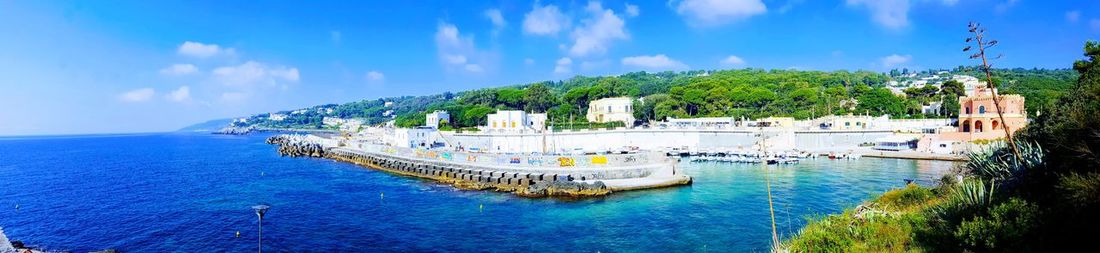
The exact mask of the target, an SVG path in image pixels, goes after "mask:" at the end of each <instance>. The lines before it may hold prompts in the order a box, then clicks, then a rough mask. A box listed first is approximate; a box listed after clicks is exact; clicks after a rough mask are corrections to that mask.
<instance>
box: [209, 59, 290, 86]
mask: <svg viewBox="0 0 1100 253" xmlns="http://www.w3.org/2000/svg"><path fill="white" fill-rule="evenodd" d="M213 76H214V78H215V79H217V80H218V81H220V82H221V83H223V84H226V85H231V86H250V85H256V84H268V85H275V84H277V83H281V82H284V81H285V82H297V81H298V79H299V77H300V76H299V73H298V68H287V67H284V66H277V67H270V66H267V65H266V64H263V63H259V62H255V61H248V62H245V63H244V64H241V65H237V66H225V67H220V68H216V69H214V71H213Z"/></svg>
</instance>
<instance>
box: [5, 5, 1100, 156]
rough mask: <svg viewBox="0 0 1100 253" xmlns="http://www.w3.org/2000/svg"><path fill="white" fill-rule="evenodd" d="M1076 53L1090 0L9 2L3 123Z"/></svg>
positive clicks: (54, 129)
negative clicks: (695, 74)
mask: <svg viewBox="0 0 1100 253" xmlns="http://www.w3.org/2000/svg"><path fill="white" fill-rule="evenodd" d="M970 20H978V21H981V22H983V24H984V25H985V26H986V27H988V29H989V35H990V36H991V37H993V38H996V39H998V40H1000V42H1001V45H999V46H998V47H997V48H996V50H997V52H1000V53H1003V54H1004V55H1005V56H1004V58H1002V59H1001V60H999V61H997V62H996V64H997V65H998V66H1001V67H1028V68H1030V67H1040V68H1067V67H1069V66H1070V65H1071V62H1072V61H1073V60H1075V59H1079V58H1080V55H1081V48H1082V45H1083V43H1084V41H1085V40H1088V39H1096V38H1098V37H1100V2H1097V1H1088V0H1078V1H1074V0H1070V1H1038V0H837V1H827V0H818V1H810V0H763V1H761V0H725V1H721V0H676V1H477V2H475V1H392V2H382V1H354V2H351V1H332V2H328V1H308V2H307V1H270V2H261V1H10V0H0V35H2V37H0V106H2V108H4V109H3V110H0V135H34V134H80V133H120V132H154V131H170V130H174V129H178V128H180V127H183V126H186V125H189V124H193V123H197V122H201V121H205V120H209V119H215V118H227V117H236V116H244V115H249V114H255V113H262V112H271V111H277V110H284V109H293V108H299V107H305V106H310V105H316V104H323V103H341V102H348V101H355V100H359V99H364V98H378V97H388V96H398V95H424V94H433V93H440V92H443V91H460V90H467V89H471V88H479V87H492V86H502V85H510V84H517V83H528V82H533V81H541V80H558V79H566V78H569V77H572V76H574V75H609V74H619V73H624V72H629V71H636V70H652V71H659V70H688V69H728V68H745V67H753V68H767V69H773V68H780V69H788V68H797V69H812V70H835V69H848V70H857V69H866V70H874V71H885V70H888V69H891V68H902V67H908V68H912V69H926V68H939V67H953V66H957V65H962V64H972V63H973V62H971V61H969V60H967V58H966V54H964V53H962V52H961V50H960V49H961V48H962V47H963V46H965V45H964V43H963V39H964V38H965V37H966V36H967V34H966V23H967V22H968V21H970Z"/></svg>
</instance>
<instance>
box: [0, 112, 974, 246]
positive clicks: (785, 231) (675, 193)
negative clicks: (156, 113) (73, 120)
mask: <svg viewBox="0 0 1100 253" xmlns="http://www.w3.org/2000/svg"><path fill="white" fill-rule="evenodd" d="M266 137H267V136H266V135H249V136H224V135H210V134H191V133H188V134H144V135H100V136H64V137H30V138H0V227H3V229H4V232H5V233H6V234H7V236H8V238H10V239H12V240H20V241H24V242H26V243H27V245H34V246H38V247H41V248H45V249H50V250H64V251H74V252H87V251H92V250H100V249H108V248H110V249H117V250H120V251H122V252H209V251H216V252H250V251H255V250H256V247H257V245H256V239H257V219H256V215H255V213H254V212H253V211H252V210H251V209H250V206H252V205H255V204H257V203H266V204H269V205H271V206H272V208H271V210H270V211H269V212H268V213H267V215H266V217H265V219H264V221H263V238H264V249H265V250H266V251H270V252H330V251H338V252H347V251H355V252H379V251H387V252H389V251H395V252H425V251H427V252H440V251H442V252H517V251H532V252H643V251H644V252H705V251H709V252H745V251H757V252H764V251H767V250H768V245H769V243H770V238H771V234H770V233H771V227H770V223H769V222H770V217H769V214H768V201H767V195H766V194H767V192H766V188H765V183H764V182H765V175H771V178H772V183H771V186H772V193H773V195H774V199H775V208H776V221H777V223H778V224H777V226H778V230H779V233H780V234H781V236H783V237H787V236H789V235H790V234H792V233H796V232H797V231H798V229H799V228H800V227H801V226H803V225H804V224H805V223H806V219H807V218H809V217H813V216H815V215H823V214H829V213H836V212H839V211H841V210H842V209H843V208H846V207H851V206H854V205H855V204H858V203H859V202H861V201H863V200H865V199H867V198H869V197H871V196H873V195H874V194H880V193H882V192H883V191H885V190H888V189H891V188H896V187H901V186H903V185H904V180H905V179H916V180H918V182H920V183H922V184H931V183H932V182H933V181H934V179H937V178H939V176H940V175H942V174H943V173H945V172H947V171H948V170H949V169H950V167H951V166H953V165H954V164H952V163H949V162H934V161H913V160H896V159H875V158H864V159H861V160H857V161H830V160H827V159H820V160H808V161H803V163H801V164H799V165H794V166H784V167H779V168H775V167H773V169H770V170H767V171H768V172H767V173H765V170H764V169H762V168H761V167H760V165H736V164H703V163H690V162H686V161H685V162H682V163H681V164H680V166H681V168H683V172H684V173H685V174H688V175H691V176H693V177H694V178H695V183H694V184H693V185H691V186H685V187H677V188H667V189H657V190H646V191H633V192H622V193H615V194H613V195H611V196H608V197H604V198H599V199H586V200H561V199H527V198H521V197H516V196H514V195H512V194H508V193H497V192H483V191H464V190H456V189H454V188H452V187H450V186H447V185H440V184H436V183H433V182H430V181H424V180H419V179H414V178H408V177H401V176H396V175H392V174H388V173H384V172H379V171H374V170H370V169H365V168H361V167H358V166H355V165H351V164H344V163H338V162H333V161H330V160H325V159H310V158H285V157H280V156H279V155H278V154H277V153H276V152H275V148H274V147H273V146H270V145H267V144H265V143H264V138H266ZM17 206H18V208H17ZM237 231H240V233H241V237H240V238H236V237H235V236H234V235H235V233H236V232H237Z"/></svg>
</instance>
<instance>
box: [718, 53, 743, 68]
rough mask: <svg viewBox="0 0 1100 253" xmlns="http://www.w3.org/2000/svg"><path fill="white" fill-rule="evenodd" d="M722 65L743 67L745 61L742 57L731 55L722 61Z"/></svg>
mask: <svg viewBox="0 0 1100 253" xmlns="http://www.w3.org/2000/svg"><path fill="white" fill-rule="evenodd" d="M722 65H726V66H742V65H745V60H743V59H741V57H737V56H736V55H730V56H728V57H726V58H725V59H722Z"/></svg>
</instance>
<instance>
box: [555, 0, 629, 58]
mask: <svg viewBox="0 0 1100 253" xmlns="http://www.w3.org/2000/svg"><path fill="white" fill-rule="evenodd" d="M585 11H586V12H588V14H589V15H590V17H589V18H586V19H584V20H583V21H581V23H582V25H581V26H580V27H577V28H576V29H574V30H573V32H572V33H571V34H570V37H572V39H573V45H572V46H570V47H569V55H570V56H573V57H585V56H589V55H600V54H603V53H605V52H607V48H608V47H609V46H610V44H611V42H613V41H614V40H620V39H621V40H625V39H630V35H629V34H627V33H626V30H625V26H626V22H625V21H623V19H622V18H619V16H618V15H615V12H614V11H612V10H610V9H604V8H603V6H601V5H600V2H595V1H592V2H588V6H587V7H585Z"/></svg>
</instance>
